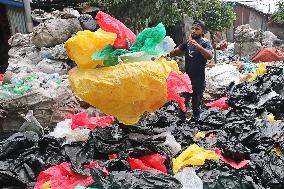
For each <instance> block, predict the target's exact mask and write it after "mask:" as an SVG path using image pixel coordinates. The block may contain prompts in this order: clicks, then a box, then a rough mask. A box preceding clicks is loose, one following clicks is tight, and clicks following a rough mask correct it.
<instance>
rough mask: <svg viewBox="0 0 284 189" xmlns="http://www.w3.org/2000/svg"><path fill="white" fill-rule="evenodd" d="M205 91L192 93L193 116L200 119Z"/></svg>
mask: <svg viewBox="0 0 284 189" xmlns="http://www.w3.org/2000/svg"><path fill="white" fill-rule="evenodd" d="M202 98H203V93H202V92H201V93H194V92H193V94H192V102H191V103H192V114H193V115H192V118H193V119H195V120H198V119H199V117H200V106H201V103H202Z"/></svg>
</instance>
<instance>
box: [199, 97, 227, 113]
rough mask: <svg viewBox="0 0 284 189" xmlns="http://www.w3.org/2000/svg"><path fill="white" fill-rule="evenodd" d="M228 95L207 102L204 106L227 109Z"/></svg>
mask: <svg viewBox="0 0 284 189" xmlns="http://www.w3.org/2000/svg"><path fill="white" fill-rule="evenodd" d="M227 99H228V97H223V98H220V99H219V100H216V101H213V102H209V103H207V104H205V106H207V107H210V108H220V109H222V110H228V109H229V108H230V106H229V104H227V103H226V100H227Z"/></svg>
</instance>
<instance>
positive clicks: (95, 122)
mask: <svg viewBox="0 0 284 189" xmlns="http://www.w3.org/2000/svg"><path fill="white" fill-rule="evenodd" d="M71 119H72V126H71V128H72V129H76V128H80V127H87V128H89V129H94V128H95V127H102V128H105V127H108V126H109V125H111V124H112V123H113V122H114V120H115V118H114V117H113V116H102V117H90V118H89V116H88V113H87V112H81V113H78V114H74V115H72V116H71Z"/></svg>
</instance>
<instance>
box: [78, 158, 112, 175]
mask: <svg viewBox="0 0 284 189" xmlns="http://www.w3.org/2000/svg"><path fill="white" fill-rule="evenodd" d="M83 167H84V168H89V169H92V168H96V169H101V170H102V171H103V173H104V174H105V176H108V175H109V172H108V170H107V169H106V168H105V167H101V166H100V165H99V163H98V162H96V161H94V162H92V163H90V164H89V165H84V166H83Z"/></svg>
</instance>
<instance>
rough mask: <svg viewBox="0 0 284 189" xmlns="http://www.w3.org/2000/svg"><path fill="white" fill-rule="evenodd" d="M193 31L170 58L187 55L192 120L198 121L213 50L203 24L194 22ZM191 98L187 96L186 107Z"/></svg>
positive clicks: (186, 65)
mask: <svg viewBox="0 0 284 189" xmlns="http://www.w3.org/2000/svg"><path fill="white" fill-rule="evenodd" d="M191 30H192V31H191V33H190V35H189V37H188V41H187V42H186V43H183V44H181V45H179V46H178V47H177V48H176V49H174V50H173V51H172V52H171V53H170V56H171V57H173V56H178V55H182V54H185V72H186V73H187V74H188V76H189V78H190V80H191V83H192V89H193V93H192V94H191V95H190V96H191V97H192V111H193V116H192V118H193V119H194V120H198V119H199V115H200V106H201V102H202V98H203V91H204V89H205V66H206V63H207V60H210V59H212V57H213V48H212V46H211V44H210V42H209V41H208V40H206V39H204V38H203V36H204V33H205V25H204V23H203V22H201V21H194V22H193V25H192V28H191ZM190 96H188V95H186V96H185V98H186V101H185V102H186V105H187V104H188V102H189V100H190Z"/></svg>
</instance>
